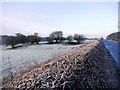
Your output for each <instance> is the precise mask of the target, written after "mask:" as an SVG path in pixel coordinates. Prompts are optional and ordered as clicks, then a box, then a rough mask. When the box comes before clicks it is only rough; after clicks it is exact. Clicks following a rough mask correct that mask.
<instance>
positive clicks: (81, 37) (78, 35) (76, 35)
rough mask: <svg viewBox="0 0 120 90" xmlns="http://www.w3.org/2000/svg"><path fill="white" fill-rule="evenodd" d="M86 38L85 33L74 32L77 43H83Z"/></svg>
mask: <svg viewBox="0 0 120 90" xmlns="http://www.w3.org/2000/svg"><path fill="white" fill-rule="evenodd" d="M84 39H85V37H84V36H83V35H80V34H74V40H76V41H77V43H81V42H82V41H83V40H84Z"/></svg>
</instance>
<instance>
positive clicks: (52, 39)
mask: <svg viewBox="0 0 120 90" xmlns="http://www.w3.org/2000/svg"><path fill="white" fill-rule="evenodd" d="M84 39H85V37H84V36H83V35H81V34H74V35H73V36H72V35H69V36H68V37H67V38H65V37H63V32H62V31H54V32H52V33H51V34H50V35H49V36H48V37H47V41H48V43H49V44H54V43H61V42H64V40H67V41H68V44H72V43H76V44H79V43H81V42H82V41H84ZM41 40H42V37H40V36H39V34H38V33H34V34H33V35H28V36H26V35H23V34H21V33H17V34H15V35H14V36H8V38H7V40H6V45H11V46H12V48H15V45H17V44H21V43H22V44H25V43H29V44H39V42H40V41H41ZM73 41H76V42H73Z"/></svg>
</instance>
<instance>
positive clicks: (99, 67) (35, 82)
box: [4, 41, 110, 90]
mask: <svg viewBox="0 0 120 90" xmlns="http://www.w3.org/2000/svg"><path fill="white" fill-rule="evenodd" d="M103 56H104V47H103V45H102V44H101V43H99V41H94V42H93V43H90V44H87V45H85V46H83V47H82V48H77V49H75V50H73V51H71V52H68V53H66V54H64V55H62V56H59V57H56V58H53V59H51V60H48V61H47V62H46V63H44V64H43V65H40V66H39V67H37V68H34V69H33V70H31V71H30V72H26V73H24V74H23V75H22V76H17V77H16V78H14V79H13V81H11V82H9V83H7V84H6V85H4V89H8V88H9V90H10V89H12V90H40V89H45V90H51V89H53V90H54V89H55V90H56V89H57V90H64V89H66V88H69V90H76V89H81V88H82V89H86V88H91V89H93V90H97V89H99V88H110V85H109V83H108V82H107V76H106V75H105V71H104V59H103Z"/></svg>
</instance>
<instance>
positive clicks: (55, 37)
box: [49, 31, 63, 43]
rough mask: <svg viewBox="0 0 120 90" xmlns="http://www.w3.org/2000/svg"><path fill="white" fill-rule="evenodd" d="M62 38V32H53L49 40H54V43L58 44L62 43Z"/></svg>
mask: <svg viewBox="0 0 120 90" xmlns="http://www.w3.org/2000/svg"><path fill="white" fill-rule="evenodd" d="M62 36H63V32H62V31H55V32H52V33H51V34H50V36H49V38H50V39H53V40H55V41H56V43H58V42H61V41H62Z"/></svg>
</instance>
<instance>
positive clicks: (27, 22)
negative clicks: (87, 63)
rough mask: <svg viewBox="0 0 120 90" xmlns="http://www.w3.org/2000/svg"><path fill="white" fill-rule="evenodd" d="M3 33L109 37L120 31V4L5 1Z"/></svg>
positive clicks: (3, 5) (3, 4)
mask: <svg viewBox="0 0 120 90" xmlns="http://www.w3.org/2000/svg"><path fill="white" fill-rule="evenodd" d="M2 25H3V28H2V34H8V35H11V34H12V35H13V34H15V33H18V32H19V33H22V34H25V35H28V34H33V33H34V32H38V33H39V35H40V36H48V35H49V34H50V33H51V32H53V31H56V30H58V31H63V33H64V36H67V35H72V34H74V33H79V34H83V35H85V36H87V37H105V36H106V35H108V34H110V33H112V32H116V31H118V3H117V2H76V3H75V2H71V3H70V2H56V3H55V2H44V3H43V2H26V3H25V2H21V3H20V2H16V3H15V2H4V3H2Z"/></svg>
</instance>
